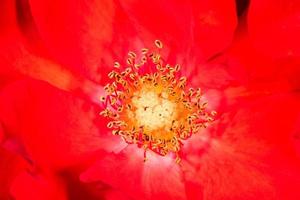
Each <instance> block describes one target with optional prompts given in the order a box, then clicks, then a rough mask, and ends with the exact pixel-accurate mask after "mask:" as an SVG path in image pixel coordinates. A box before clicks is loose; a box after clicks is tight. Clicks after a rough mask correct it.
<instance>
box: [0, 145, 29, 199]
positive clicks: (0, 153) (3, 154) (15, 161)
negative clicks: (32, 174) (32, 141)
mask: <svg viewBox="0 0 300 200" xmlns="http://www.w3.org/2000/svg"><path fill="white" fill-rule="evenodd" d="M0 158H1V159H0V199H9V196H10V194H9V188H10V185H11V183H12V181H13V179H14V178H15V177H16V176H17V174H19V173H20V172H21V171H23V170H24V169H25V168H26V167H27V164H26V163H25V161H24V160H22V159H21V157H19V156H17V155H16V154H14V153H11V152H9V151H7V150H4V149H3V148H1V147H0Z"/></svg>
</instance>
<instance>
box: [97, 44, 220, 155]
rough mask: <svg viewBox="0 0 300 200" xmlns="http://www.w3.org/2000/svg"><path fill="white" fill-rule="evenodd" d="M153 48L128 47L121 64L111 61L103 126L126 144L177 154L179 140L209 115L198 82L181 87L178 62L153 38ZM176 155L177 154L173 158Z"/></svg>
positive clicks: (183, 80) (211, 116) (211, 117)
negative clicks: (165, 56)
mask: <svg viewBox="0 0 300 200" xmlns="http://www.w3.org/2000/svg"><path fill="white" fill-rule="evenodd" d="M155 46H156V48H154V50H152V51H150V50H149V49H142V51H141V54H140V55H139V56H137V54H135V53H134V52H129V53H128V58H127V64H126V67H121V65H120V64H119V63H118V62H116V63H115V65H114V68H115V69H114V70H113V71H111V72H110V73H109V74H108V77H109V78H110V79H111V80H112V81H111V83H109V84H107V85H106V86H105V87H104V89H105V91H106V93H107V95H106V97H101V101H102V104H103V107H104V108H103V111H102V112H101V113H100V114H101V115H103V116H105V117H107V118H109V119H110V122H109V123H108V124H107V127H108V128H110V129H112V134H113V135H119V136H121V137H122V138H123V139H124V141H126V142H127V143H128V144H137V145H138V147H141V148H144V149H145V152H146V150H148V149H150V150H152V151H153V152H155V153H157V154H159V155H162V156H165V155H167V154H168V153H170V152H172V153H175V154H176V155H177V156H178V152H179V151H180V149H181V147H182V145H183V143H182V141H183V140H187V139H188V138H190V137H191V136H192V135H193V134H197V133H198V132H199V131H200V129H201V128H206V127H207V126H208V124H209V123H210V122H212V121H213V120H214V116H215V115H216V112H215V111H212V112H208V111H207V109H206V106H207V102H202V100H201V97H202V92H201V89H200V88H197V89H194V88H188V89H187V88H186V86H187V78H186V77H184V76H180V65H178V64H177V65H175V66H171V65H169V64H165V63H164V60H163V59H162V58H161V55H160V50H161V49H162V47H163V45H162V43H161V42H160V41H159V40H156V41H155ZM178 159H179V158H178Z"/></svg>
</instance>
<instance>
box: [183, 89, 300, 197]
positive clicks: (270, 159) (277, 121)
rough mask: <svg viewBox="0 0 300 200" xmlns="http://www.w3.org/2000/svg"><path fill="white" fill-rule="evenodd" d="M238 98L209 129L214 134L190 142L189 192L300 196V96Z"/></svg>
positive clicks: (186, 165) (187, 163) (185, 167)
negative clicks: (298, 129)
mask: <svg viewBox="0 0 300 200" xmlns="http://www.w3.org/2000/svg"><path fill="white" fill-rule="evenodd" d="M239 102H240V103H238V106H236V108H235V109H232V111H231V112H228V113H224V114H223V115H222V117H221V118H220V121H219V122H218V123H219V125H218V126H217V129H216V130H215V131H211V132H210V134H212V133H213V132H215V135H216V136H215V137H211V136H212V135H207V136H205V135H203V136H202V137H200V138H199V139H198V140H196V143H195V142H194V145H193V142H192V143H191V144H190V145H188V146H187V147H186V148H187V149H186V151H187V152H188V153H187V155H186V157H185V159H184V161H183V171H184V177H185V182H186V188H187V192H188V194H189V193H190V196H194V195H199V196H200V195H201V193H202V195H203V199H216V200H218V199H245V200H249V199H257V197H259V198H260V199H297V198H299V196H300V194H299V192H298V191H297V190H298V189H297V186H298V185H299V184H300V173H299V169H300V168H299V167H300V162H299V154H298V150H297V148H298V147H297V145H295V143H296V141H295V140H296V139H295V137H294V134H295V132H294V130H295V125H296V122H297V120H298V119H299V109H300V104H299V96H297V95H290V94H284V95H283V94H278V95H273V96H266V97H262V98H257V97H256V98H255V99H248V100H246V101H245V100H242V99H240V101H239ZM282 105H285V106H282ZM208 141H209V142H208ZM195 144H197V145H195ZM204 144H206V145H204ZM197 188H198V189H197Z"/></svg>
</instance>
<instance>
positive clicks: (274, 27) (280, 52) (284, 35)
mask: <svg viewBox="0 0 300 200" xmlns="http://www.w3.org/2000/svg"><path fill="white" fill-rule="evenodd" d="M299 16H300V3H299V1H297V0H291V1H282V0H263V1H261V0H253V1H251V4H250V9H249V15H248V24H249V33H250V35H251V37H252V39H253V42H254V44H255V47H256V48H257V49H258V50H259V51H261V52H262V53H264V54H265V55H268V56H270V57H272V58H282V57H287V56H296V57H299V56H300V39H299V34H300V27H299V26H298V24H299V22H300V17H299Z"/></svg>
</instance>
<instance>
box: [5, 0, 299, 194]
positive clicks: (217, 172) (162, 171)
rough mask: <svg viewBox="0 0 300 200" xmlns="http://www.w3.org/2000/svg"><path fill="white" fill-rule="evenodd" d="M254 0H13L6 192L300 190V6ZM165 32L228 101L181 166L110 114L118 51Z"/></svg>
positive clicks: (167, 48)
mask: <svg viewBox="0 0 300 200" xmlns="http://www.w3.org/2000/svg"><path fill="white" fill-rule="evenodd" d="M245 2H246V3H247V1H244V3H243V1H233V0H232V1H222V0H210V1H185V2H181V1H174V2H172V3H170V2H163V1H151V2H146V1H135V0H131V1H120V2H119V1H96V0H89V1H80V2H74V1H71V0H67V1H59V0H55V1H53V0H52V1H48V0H45V1H39V0H17V1H9V0H7V1H6V0H5V1H4V2H3V5H2V7H1V8H2V10H3V12H1V14H0V27H1V29H0V34H1V37H0V42H1V51H0V55H1V57H0V63H1V68H0V142H1V143H0V144H1V149H0V154H1V159H0V186H1V189H0V198H1V199H8V198H10V197H13V198H15V199H17V200H19V199H21V200H22V199H205V200H211V199H213V200H218V199H247V200H248V199H299V198H300V193H299V191H298V186H299V185H300V171H299V168H300V162H299V153H300V147H299V125H298V124H299V120H300V115H299V113H300V112H299V111H300V103H299V95H298V90H299V86H300V85H299V83H300V82H299V79H298V76H299V74H300V73H299V72H300V70H299V67H298V66H299V50H300V49H299V48H300V45H299V39H298V37H297V36H298V35H299V32H300V30H299V27H298V26H297V24H298V23H299V22H298V21H299V16H298V15H299V13H300V9H299V5H298V3H297V1H292V0H291V1H288V2H281V1H269V0H263V1H259V0H251V1H250V5H249V9H248V8H247V4H246V3H245ZM236 8H237V10H238V12H236ZM237 14H238V15H237ZM156 39H160V40H161V41H163V43H164V48H163V49H162V50H161V54H162V56H163V58H164V59H165V61H166V62H167V63H170V64H171V65H175V64H180V65H181V73H182V75H183V76H186V77H187V78H188V86H190V87H195V88H198V87H200V88H201V89H202V90H203V92H204V96H203V98H204V99H205V100H206V101H207V102H208V109H210V110H216V111H217V112H218V116H217V117H216V119H215V121H214V122H213V123H212V124H211V125H209V127H208V128H207V129H203V130H201V131H200V132H199V133H197V134H195V135H193V136H192V137H190V138H189V139H188V140H185V141H184V145H183V146H182V148H181V150H180V157H181V162H180V164H177V163H176V162H175V160H174V159H173V158H172V156H170V154H168V155H166V156H160V155H157V154H155V153H153V152H151V151H148V152H147V158H148V160H147V161H146V162H144V151H143V149H141V148H138V147H137V145H132V144H127V143H126V142H124V141H122V140H121V138H120V137H119V136H114V135H112V134H111V130H110V129H108V128H107V127H106V124H107V119H106V118H103V117H101V116H99V113H100V111H101V110H102V108H101V104H100V100H99V98H100V96H101V95H104V90H103V87H104V85H106V84H107V83H108V82H109V79H108V78H107V74H108V73H109V72H110V71H111V70H112V68H113V65H114V62H115V61H120V62H123V61H125V59H126V56H127V53H128V51H136V52H137V51H139V50H140V49H141V48H144V47H147V48H149V47H152V46H153V41H155V40H156Z"/></svg>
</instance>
